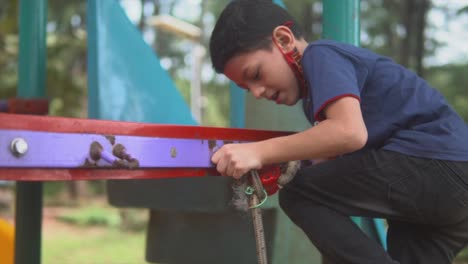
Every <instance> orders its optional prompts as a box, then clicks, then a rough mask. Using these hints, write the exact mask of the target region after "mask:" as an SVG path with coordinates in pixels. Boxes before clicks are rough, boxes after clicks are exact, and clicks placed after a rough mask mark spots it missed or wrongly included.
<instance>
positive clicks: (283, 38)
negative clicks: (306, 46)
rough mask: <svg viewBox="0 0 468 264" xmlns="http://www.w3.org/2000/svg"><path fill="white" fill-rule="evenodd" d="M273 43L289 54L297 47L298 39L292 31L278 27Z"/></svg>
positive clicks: (284, 27) (274, 32)
mask: <svg viewBox="0 0 468 264" xmlns="http://www.w3.org/2000/svg"><path fill="white" fill-rule="evenodd" d="M273 41H274V42H276V45H277V46H278V47H280V48H281V49H283V52H289V51H291V50H293V49H294V47H295V46H296V38H295V37H294V34H293V33H292V31H291V29H289V27H286V26H277V27H276V28H275V29H274V30H273Z"/></svg>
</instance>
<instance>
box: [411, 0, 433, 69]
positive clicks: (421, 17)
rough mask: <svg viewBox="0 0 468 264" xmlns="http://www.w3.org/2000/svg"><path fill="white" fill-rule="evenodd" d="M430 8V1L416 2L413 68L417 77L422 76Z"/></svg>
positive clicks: (420, 0) (419, 0) (421, 0)
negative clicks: (427, 19)
mask: <svg viewBox="0 0 468 264" xmlns="http://www.w3.org/2000/svg"><path fill="white" fill-rule="evenodd" d="M430 6H431V1H430V0H418V2H417V9H416V10H417V15H416V25H415V30H416V33H415V35H416V45H415V46H414V47H415V51H414V57H415V68H416V73H417V74H419V76H421V77H422V76H423V75H424V65H423V59H424V55H425V45H424V44H425V41H426V37H425V34H424V33H425V30H426V27H427V21H426V18H427V13H428V11H429V8H430Z"/></svg>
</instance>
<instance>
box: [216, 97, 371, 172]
mask: <svg viewBox="0 0 468 264" xmlns="http://www.w3.org/2000/svg"><path fill="white" fill-rule="evenodd" d="M324 111H325V116H326V119H325V120H324V121H322V122H320V123H319V124H318V125H316V126H314V127H312V128H309V129H307V130H305V131H303V132H299V133H296V134H292V135H289V136H284V137H277V138H272V139H268V140H264V141H259V142H253V143H246V144H228V145H225V146H223V147H222V148H221V149H220V150H218V151H217V152H216V153H215V154H214V155H213V157H212V161H213V162H214V163H215V164H217V169H218V171H219V172H220V173H221V174H222V175H225V176H233V177H234V178H240V177H241V176H242V175H244V174H245V173H247V172H248V171H249V170H251V169H259V168H261V167H262V166H263V165H268V164H275V163H282V162H286V161H291V160H310V159H320V158H327V157H335V156H338V155H341V154H345V153H350V152H353V151H356V150H359V149H361V148H362V147H363V146H364V145H365V144H366V142H367V129H366V126H365V124H364V121H363V119H362V113H361V108H360V104H359V101H358V100H357V99H356V98H353V97H343V98H340V99H338V100H336V101H334V102H332V103H330V104H329V105H328V106H327V107H326V108H325V110H324Z"/></svg>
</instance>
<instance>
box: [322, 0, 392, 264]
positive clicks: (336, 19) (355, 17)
mask: <svg viewBox="0 0 468 264" xmlns="http://www.w3.org/2000/svg"><path fill="white" fill-rule="evenodd" d="M359 18H360V0H323V32H322V38H324V39H333V40H337V41H341V42H345V43H349V44H352V45H355V46H359V45H360V19H359ZM352 219H353V221H354V222H355V223H356V224H357V225H358V226H359V227H360V228H361V229H362V230H363V231H364V232H366V233H367V234H368V235H369V236H371V237H372V238H374V239H375V240H377V241H379V242H380V244H382V246H384V247H386V245H385V242H384V241H385V239H382V238H381V237H380V236H385V235H384V232H382V231H383V230H381V229H382V227H381V222H380V221H381V220H379V219H371V218H358V217H352ZM324 263H326V261H324Z"/></svg>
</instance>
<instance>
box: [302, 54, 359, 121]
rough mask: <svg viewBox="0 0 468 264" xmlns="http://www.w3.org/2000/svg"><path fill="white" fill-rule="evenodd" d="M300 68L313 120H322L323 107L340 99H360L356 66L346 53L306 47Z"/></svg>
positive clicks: (323, 116) (323, 117)
mask: <svg viewBox="0 0 468 264" xmlns="http://www.w3.org/2000/svg"><path fill="white" fill-rule="evenodd" d="M302 67H303V69H304V76H305V78H306V80H307V83H308V89H309V96H310V97H311V98H309V100H310V99H311V102H312V110H313V115H314V119H315V120H316V121H322V120H324V119H325V115H324V113H323V110H324V109H325V108H326V107H327V106H328V105H329V104H331V103H333V102H334V101H336V100H338V99H340V98H343V97H347V96H351V97H354V98H356V99H358V100H360V92H359V86H358V81H357V74H356V69H355V65H354V63H353V61H352V60H351V59H350V58H349V57H348V56H345V55H344V54H342V53H340V52H339V51H337V50H335V49H333V48H331V47H328V46H321V45H314V46H309V47H308V48H307V50H306V51H305V53H304V57H303V60H302ZM309 111H310V110H309Z"/></svg>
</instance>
